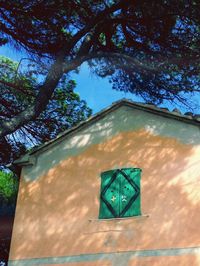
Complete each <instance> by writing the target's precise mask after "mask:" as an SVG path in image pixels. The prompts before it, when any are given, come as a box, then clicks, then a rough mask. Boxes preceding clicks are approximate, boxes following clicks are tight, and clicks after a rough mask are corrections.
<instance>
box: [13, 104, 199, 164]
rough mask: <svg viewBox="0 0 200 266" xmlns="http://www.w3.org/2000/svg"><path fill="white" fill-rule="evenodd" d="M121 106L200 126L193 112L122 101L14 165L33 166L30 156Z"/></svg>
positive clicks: (43, 145)
mask: <svg viewBox="0 0 200 266" xmlns="http://www.w3.org/2000/svg"><path fill="white" fill-rule="evenodd" d="M121 106H129V107H132V108H134V109H137V110H143V111H146V112H150V113H154V114H157V115H160V116H163V117H168V118H171V119H175V120H179V121H182V122H185V123H189V124H193V125H197V126H200V115H194V114H193V113H191V112H187V113H185V114H181V112H180V111H179V110H178V109H174V110H173V111H169V110H168V108H162V107H157V106H155V105H153V104H144V103H139V102H133V101H131V100H128V99H121V100H120V101H117V102H114V103H113V104H112V105H110V106H109V107H108V108H105V109H103V110H102V111H100V112H98V113H96V114H95V115H93V116H91V117H90V118H89V119H87V120H85V121H83V122H81V123H79V124H78V125H77V126H75V127H73V128H70V129H68V130H65V131H64V132H63V133H61V134H59V135H58V136H57V137H56V138H55V139H52V140H50V141H48V142H45V143H44V144H42V145H40V146H38V147H35V148H33V149H32V150H31V151H30V152H28V153H26V154H25V155H24V156H22V157H20V158H19V159H17V160H15V161H14V164H17V165H26V164H32V163H33V162H31V161H30V155H33V154H34V153H36V152H38V151H40V150H42V149H44V148H47V147H48V146H49V145H51V144H52V143H55V142H60V141H62V139H63V138H65V137H66V136H69V135H71V134H72V133H75V132H76V131H79V130H81V129H82V128H84V127H85V126H88V125H89V124H91V123H94V122H96V121H98V120H99V119H101V118H103V117H104V116H105V115H107V114H108V113H110V112H112V111H114V110H116V109H118V108H119V107H121Z"/></svg>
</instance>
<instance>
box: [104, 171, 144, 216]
mask: <svg viewBox="0 0 200 266" xmlns="http://www.w3.org/2000/svg"><path fill="white" fill-rule="evenodd" d="M140 175H141V169H139V168H122V169H116V170H110V171H106V172H104V173H102V174H101V195H100V211H99V218H100V219H103V218H117V217H130V216H136V215H140V214H141V211H140Z"/></svg>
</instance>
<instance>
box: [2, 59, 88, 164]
mask: <svg viewBox="0 0 200 266" xmlns="http://www.w3.org/2000/svg"><path fill="white" fill-rule="evenodd" d="M24 71H25V72H24ZM38 75H39V76H40V79H42V72H41V71H40V69H37V71H36V70H35V66H34V63H30V62H28V66H27V67H26V70H23V69H22V70H20V65H19V63H17V62H13V61H11V60H10V59H8V58H5V57H0V76H1V80H0V94H1V97H0V119H1V120H3V121H9V119H12V117H13V116H15V115H16V114H18V113H20V112H21V111H23V109H25V108H26V107H27V106H28V105H30V104H32V103H33V102H34V100H35V98H36V96H37V94H38V87H37V84H38V80H37V78H36V77H38ZM75 85H76V84H75V81H74V80H69V79H68V78H67V77H66V76H63V77H62V79H61V80H60V82H59V84H58V86H57V87H56V89H55V90H54V93H53V95H52V97H51V100H50V101H49V103H48V105H47V108H46V110H44V111H43V112H42V113H41V114H40V115H39V116H38V117H37V118H36V119H34V120H31V121H29V122H27V123H25V124H24V125H23V126H21V127H20V128H19V129H18V130H17V131H15V132H14V133H12V134H10V135H8V136H5V137H3V138H1V140H0V145H1V150H0V164H2V165H5V164H7V163H9V162H12V161H13V160H14V159H16V158H17V157H18V156H19V155H20V154H21V153H23V152H25V151H26V150H27V149H30V148H31V147H33V146H35V145H39V144H41V143H43V142H45V141H48V140H50V139H52V138H55V137H56V135H57V134H58V133H60V132H62V131H64V130H66V129H68V128H70V127H72V126H74V125H76V124H77V123H79V122H80V121H82V120H85V119H86V118H87V117H89V116H90V114H91V109H90V108H88V107H87V105H86V103H85V101H83V100H80V98H79V96H78V94H76V93H75V92H74V88H75Z"/></svg>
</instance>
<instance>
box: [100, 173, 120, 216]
mask: <svg viewBox="0 0 200 266" xmlns="http://www.w3.org/2000/svg"><path fill="white" fill-rule="evenodd" d="M117 179H118V176H117V172H116V170H111V171H107V172H104V173H102V174H101V196H100V199H101V202H100V203H101V204H100V212H99V218H100V219H102V218H115V217H119V190H120V188H119V182H118V180H117Z"/></svg>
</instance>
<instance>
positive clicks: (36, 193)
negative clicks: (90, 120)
mask: <svg viewBox="0 0 200 266" xmlns="http://www.w3.org/2000/svg"><path fill="white" fill-rule="evenodd" d="M199 154H200V132H199V128H198V127H197V126H194V125H190V124H186V123H183V122H180V121H177V120H173V119H168V118H164V117H161V116H156V115H154V114H151V113H149V112H145V111H138V110H134V109H132V108H130V107H121V108H119V109H117V110H115V111H114V112H112V113H110V114H108V115H107V116H105V117H104V118H102V119H101V120H99V121H98V122H96V123H95V124H93V125H90V126H89V127H87V128H85V129H83V130H81V131H79V132H78V133H77V134H76V135H72V136H70V137H68V138H66V139H65V140H63V141H62V142H61V143H57V144H54V145H52V146H49V147H48V149H47V150H46V151H43V152H39V153H38V154H37V158H36V165H35V166H26V167H24V168H23V171H22V178H21V183H20V190H19V195H18V203H17V210H16V217H15V222H14V229H13V237H12V243H11V251H10V260H16V262H15V263H14V262H12V263H11V262H10V265H46V264H48V263H51V265H52V263H53V262H54V261H53V260H52V258H54V259H55V263H58V262H59V265H81V266H82V265H122V266H123V265H137V263H138V265H151V266H152V265H154V266H160V265H168V264H162V261H163V260H164V261H165V256H168V257H167V259H169V261H170V260H171V261H175V262H173V263H171V264H169V265H183V266H184V265H185V266H186V265H187V266H188V265H191V266H193V265H195V266H196V265H200V262H199V260H198V254H200V248H199V246H200V235H199V233H200V232H199V231H200V230H199V221H200V192H199V184H200V162H199V161H200V158H199ZM120 167H139V168H142V170H143V172H142V182H141V198H142V203H141V206H142V213H143V214H147V215H148V216H145V215H144V216H142V217H140V218H130V219H119V220H118V219H116V220H107V221H103V220H102V221H100V220H98V219H97V218H98V211H99V192H100V178H99V175H100V173H101V172H102V171H105V170H108V169H112V168H120ZM191 247H194V249H192V251H191V252H189V251H188V248H191ZM143 250H144V251H145V250H150V251H151V252H150V253H148V254H146V255H145V254H143V253H141V254H140V256H139V257H137V256H136V254H135V253H133V254H132V253H130V252H135V251H143ZM154 250H161V253H158V254H157V255H156V257H155V256H154V255H155V254H154V253H153V252H154ZM162 250H164V251H165V252H166V253H165V252H164V253H162ZM170 250H175V251H174V253H173V252H172V253H170V252H171V251H170ZM176 251H177V252H176ZM127 252H128V253H127ZM97 253H99V254H101V256H100V255H99V257H98V256H97V257H91V255H92V254H97ZM115 253H116V254H117V253H119V254H121V255H120V256H121V257H120V256H119V258H121V259H122V261H121V262H120V259H116V258H117V255H116V256H114V255H113V254H115ZM190 253H191V254H190ZM81 254H90V255H87V256H85V255H84V257H80V256H79V255H81ZM104 254H105V255H106V256H107V257H106V256H104ZM109 254H110V255H109ZM130 254H132V255H131V256H130ZM134 254H135V255H134ZM142 254H143V255H144V257H143V255H142ZM151 254H153V255H151ZM188 254H190V255H188ZM74 255H77V256H78V257H73V256H74ZM123 256H124V257H123ZM135 256H136V257H135ZM60 257H63V260H62V261H61V260H59V258H60ZM125 257H126V259H125ZM37 258H40V260H30V261H27V259H37ZM42 258H48V259H46V261H45V260H44V259H43V260H41V259H42ZM64 258H65V259H64ZM159 258H160V260H159ZM20 259H26V261H24V262H22V261H20ZM17 260H19V261H17ZM87 260H88V261H87ZM99 260H102V264H101V263H100V264H98V263H99V262H98V263H97V261H99ZM78 261H82V263H81V264H80V263H78ZM84 261H86V262H85V263H84ZM89 261H90V264H89ZM92 261H94V264H93V262H92ZM180 261H182V262H180ZM36 262H37V263H36ZM65 262H70V263H68V264H66V263H65ZM122 262H123V263H124V264H122ZM16 263H18V264H16ZM23 263H24V264H23ZM27 263H30V264H27ZM34 263H35V264H34ZM62 263H63V264H62ZM73 263H75V264H73ZM181 263H182V264H181ZM55 265H57V264H55Z"/></svg>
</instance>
